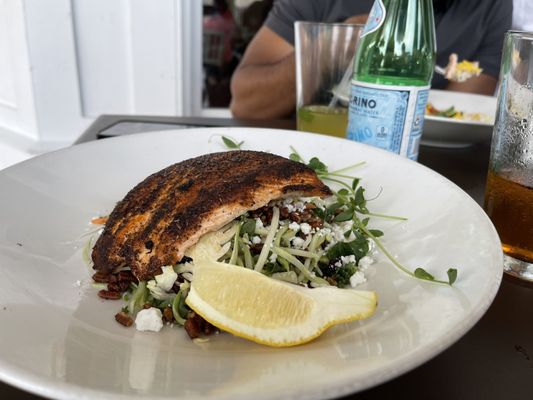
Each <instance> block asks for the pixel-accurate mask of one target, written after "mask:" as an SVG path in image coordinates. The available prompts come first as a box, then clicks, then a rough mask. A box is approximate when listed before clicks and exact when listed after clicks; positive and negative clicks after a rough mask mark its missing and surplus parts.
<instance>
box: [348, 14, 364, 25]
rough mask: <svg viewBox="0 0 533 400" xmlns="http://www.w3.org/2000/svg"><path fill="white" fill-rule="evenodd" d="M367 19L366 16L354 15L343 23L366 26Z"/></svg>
mask: <svg viewBox="0 0 533 400" xmlns="http://www.w3.org/2000/svg"><path fill="white" fill-rule="evenodd" d="M367 19H368V14H360V15H354V16H353V17H350V18H347V19H346V20H345V21H344V22H345V23H346V24H366V20H367Z"/></svg>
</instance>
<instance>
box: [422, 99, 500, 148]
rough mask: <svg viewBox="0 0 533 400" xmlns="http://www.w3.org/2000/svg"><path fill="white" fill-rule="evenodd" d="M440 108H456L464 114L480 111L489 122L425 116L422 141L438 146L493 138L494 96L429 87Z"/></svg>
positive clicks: (463, 144)
mask: <svg viewBox="0 0 533 400" xmlns="http://www.w3.org/2000/svg"><path fill="white" fill-rule="evenodd" d="M428 101H429V102H430V103H432V104H433V106H435V107H436V108H437V109H439V110H445V109H447V108H449V107H452V106H453V107H455V109H456V110H458V111H463V112H466V113H482V114H485V115H486V116H488V118H489V121H467V120H460V119H454V118H446V117H437V116H433V115H426V117H425V118H424V134H423V136H422V144H425V145H431V146H438V147H465V146H470V145H472V144H475V143H480V142H484V141H488V140H490V139H491V137H492V128H493V126H494V117H495V115H496V103H497V99H496V97H493V96H483V95H479V94H470V93H461V92H452V91H449V90H435V89H433V90H431V91H430V92H429V100H428Z"/></svg>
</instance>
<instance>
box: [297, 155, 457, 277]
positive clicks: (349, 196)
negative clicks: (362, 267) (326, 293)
mask: <svg viewBox="0 0 533 400" xmlns="http://www.w3.org/2000/svg"><path fill="white" fill-rule="evenodd" d="M291 151H292V153H291V154H290V156H289V158H290V159H291V160H293V161H298V162H301V163H303V164H306V165H307V166H308V167H309V168H311V169H312V170H314V171H315V172H316V174H317V175H318V177H319V178H320V179H322V180H326V181H331V182H335V183H337V184H339V185H340V186H341V187H342V188H341V189H339V190H338V191H336V192H334V194H335V196H336V198H337V199H336V202H335V203H333V204H332V205H330V206H329V207H328V208H327V209H326V210H325V218H326V219H328V218H329V219H331V220H333V221H335V222H345V221H350V220H353V227H352V229H351V230H349V231H347V232H345V234H344V235H345V237H346V238H348V237H349V236H350V235H351V233H352V232H353V234H354V236H355V237H356V241H357V239H361V238H363V240H364V238H365V237H366V238H369V239H371V240H372V241H373V242H374V243H375V244H376V246H377V248H378V249H379V250H380V251H381V252H382V253H383V254H384V255H385V256H386V257H387V258H388V259H389V260H390V261H391V262H392V264H393V265H394V266H396V267H397V268H398V269H399V270H401V271H403V272H404V273H406V274H408V275H410V276H412V277H413V278H417V279H421V280H425V281H430V282H434V283H440V284H446V285H450V286H451V285H453V283H454V282H455V281H456V280H457V270H456V269H455V268H450V269H448V271H447V275H448V280H447V281H445V280H440V279H436V278H435V277H434V276H433V275H431V274H430V273H429V272H427V271H426V270H425V269H423V268H416V269H415V270H414V272H411V271H410V270H409V269H408V268H407V267H405V266H404V265H402V264H401V263H400V262H399V261H398V260H396V258H395V257H393V256H392V255H391V254H390V253H389V251H388V250H387V249H386V248H385V246H384V245H383V243H382V242H381V240H380V239H378V238H379V237H381V236H383V232H382V231H379V230H376V229H370V228H368V223H369V220H370V217H379V218H386V219H393V220H400V221H402V220H406V219H407V218H404V217H398V216H391V215H384V214H379V213H373V212H370V211H369V210H368V208H367V202H368V201H369V200H368V199H367V198H366V197H365V189H364V188H363V187H362V186H360V181H361V179H360V178H358V177H353V176H349V175H345V174H341V172H346V171H348V170H350V169H353V168H356V167H359V166H361V165H364V163H357V164H354V165H352V166H349V167H346V168H342V169H341V170H337V171H334V172H329V171H328V167H327V166H326V165H325V164H324V163H323V162H322V161H320V160H319V159H318V158H316V157H313V158H311V159H310V160H309V162H305V160H304V158H303V157H302V156H301V155H300V154H299V153H298V152H297V151H296V149H294V148H293V147H292V146H291ZM337 178H344V179H350V180H351V182H350V184H348V183H346V182H345V181H343V180H341V179H337ZM380 193H381V192H380ZM356 241H354V242H350V243H342V244H340V243H339V244H337V245H340V246H339V248H338V249H336V251H337V250H338V251H341V252H343V251H344V250H342V248H341V247H342V246H344V247H346V249H345V250H346V253H348V252H350V251H351V252H352V253H354V251H355V248H354V246H355V245H356V244H357V242H356ZM360 243H361V242H359V244H360Z"/></svg>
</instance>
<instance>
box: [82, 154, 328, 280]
mask: <svg viewBox="0 0 533 400" xmlns="http://www.w3.org/2000/svg"><path fill="white" fill-rule="evenodd" d="M329 195H331V191H330V189H329V188H328V187H327V186H326V185H324V184H323V183H322V182H321V181H320V179H318V177H317V175H316V174H315V172H314V171H313V170H312V169H310V168H309V167H307V166H305V165H304V164H302V163H298V162H295V161H292V160H289V159H286V158H284V157H281V156H277V155H274V154H269V153H263V152H257V151H229V152H223V153H212V154H207V155H203V156H200V157H196V158H192V159H189V160H185V161H182V162H179V163H177V164H173V165H171V166H169V167H167V168H165V169H163V170H161V171H159V172H156V173H155V174H153V175H150V176H149V177H147V178H146V179H145V180H144V181H142V182H141V183H139V184H138V185H137V186H135V187H134V188H133V189H132V190H131V191H130V192H129V193H128V194H127V195H126V196H125V197H124V199H123V200H122V201H120V202H119V203H117V205H116V207H115V208H114V210H113V211H112V212H111V214H110V216H109V219H108V220H107V222H106V224H105V227H104V230H103V232H102V234H101V235H100V237H99V238H98V240H97V242H96V244H95V245H94V247H93V250H92V260H93V263H94V269H96V270H98V271H102V272H103V273H113V272H116V271H117V270H119V269H121V268H123V267H125V266H127V267H130V268H131V270H132V272H133V274H134V275H135V277H136V278H137V279H139V280H147V279H150V278H152V277H153V276H154V275H157V274H159V273H161V267H162V266H164V265H173V264H176V263H177V262H179V261H180V260H181V259H182V258H183V256H184V254H185V251H186V250H187V249H188V248H190V247H191V246H193V245H194V244H196V242H197V241H198V240H199V239H200V238H201V237H202V235H204V234H206V233H207V232H211V231H216V230H218V229H220V228H221V227H223V226H224V225H226V224H228V223H229V222H231V221H232V220H234V219H235V218H237V217H239V216H240V215H242V214H244V213H246V212H247V211H251V210H255V209H258V208H260V207H263V206H265V205H267V204H268V203H269V202H270V201H272V200H275V199H279V198H286V197H311V196H319V197H326V196H329Z"/></svg>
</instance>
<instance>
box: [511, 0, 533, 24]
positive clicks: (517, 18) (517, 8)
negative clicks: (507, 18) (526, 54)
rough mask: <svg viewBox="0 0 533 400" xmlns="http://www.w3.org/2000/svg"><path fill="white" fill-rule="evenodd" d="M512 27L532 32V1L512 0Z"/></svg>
mask: <svg viewBox="0 0 533 400" xmlns="http://www.w3.org/2000/svg"><path fill="white" fill-rule="evenodd" d="M512 29H515V30H518V31H527V32H533V1H532V0H513V25H512Z"/></svg>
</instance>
